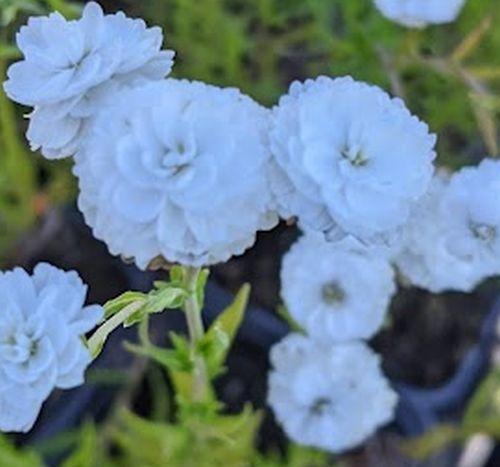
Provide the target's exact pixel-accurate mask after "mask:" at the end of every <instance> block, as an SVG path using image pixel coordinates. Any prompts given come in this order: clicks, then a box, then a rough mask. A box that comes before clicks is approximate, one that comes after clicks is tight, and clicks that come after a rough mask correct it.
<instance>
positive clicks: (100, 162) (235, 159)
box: [75, 79, 278, 268]
mask: <svg viewBox="0 0 500 467" xmlns="http://www.w3.org/2000/svg"><path fill="white" fill-rule="evenodd" d="M267 138H268V111H267V110H266V109H264V108H262V107H261V106H259V105H258V104H256V103H255V102H254V101H252V100H251V99H250V98H249V97H246V96H244V95H243V94H241V93H240V92H239V91H238V90H236V89H221V88H217V87H215V86H209V85H205V84H202V83H198V82H189V81H177V80H172V79H169V80H164V81H162V82H158V83H150V84H147V85H144V86H141V87H137V88H135V89H134V90H131V91H123V92H121V93H119V95H117V97H116V100H115V102H114V104H113V105H110V106H109V107H108V108H106V109H104V110H103V111H102V112H101V113H100V115H99V116H98V117H97V118H96V119H95V122H94V124H93V126H92V128H91V129H90V131H89V134H88V136H87V138H86V140H85V145H84V147H83V149H82V151H81V152H80V153H79V154H78V155H77V157H76V167H75V173H76V175H77V176H78V178H79V186H80V196H79V207H80V209H81V210H82V212H83V213H84V215H85V219H86V221H87V223H88V224H89V225H90V226H91V227H92V228H93V231H94V235H95V236H96V237H97V238H100V239H102V240H104V241H105V242H106V243H107V245H108V247H109V249H110V251H111V252H112V253H113V254H120V255H122V256H125V257H132V258H135V262H136V264H138V265H139V267H141V268H146V267H147V266H148V264H149V263H150V262H151V261H152V260H154V259H155V258H156V257H158V256H161V257H163V258H165V259H166V260H168V261H170V262H179V263H182V264H189V265H194V266H200V265H207V264H213V263H217V262H223V261H227V260H228V259H229V258H230V257H231V256H232V255H236V254H241V253H243V251H244V250H246V249H247V248H248V247H250V246H251V245H252V244H253V243H254V241H255V235H256V232H257V231H258V230H261V229H269V228H271V227H273V226H274V225H276V223H277V220H278V218H277V215H276V214H275V213H273V212H272V210H271V206H272V197H271V192H270V189H269V183H268V178H267V177H268V172H267V164H268V163H269V160H270V157H271V154H270V152H269V145H268V142H267Z"/></svg>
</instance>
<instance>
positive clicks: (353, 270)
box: [281, 234, 396, 343]
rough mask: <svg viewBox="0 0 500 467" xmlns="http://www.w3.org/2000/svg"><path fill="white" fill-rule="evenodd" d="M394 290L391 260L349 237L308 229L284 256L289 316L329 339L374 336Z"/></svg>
mask: <svg viewBox="0 0 500 467" xmlns="http://www.w3.org/2000/svg"><path fill="white" fill-rule="evenodd" d="M395 291H396V287H395V281H394V273H393V270H392V267H391V266H390V264H389V263H388V261H387V260H385V259H384V258H382V257H380V256H378V255H376V254H374V253H373V252H371V251H369V250H366V249H363V248H359V247H358V246H356V245H355V244H351V242H346V241H344V242H335V243H330V242H326V241H325V240H324V239H323V238H321V237H319V236H313V235H312V234H309V235H305V236H304V237H303V238H301V239H300V240H299V241H298V242H297V243H296V244H295V245H293V246H292V248H291V250H290V251H289V252H288V253H287V254H286V255H285V257H284V259H283V265H282V268H281V294H282V297H283V300H284V302H285V305H286V306H287V309H288V311H289V313H290V315H291V316H292V317H293V318H294V320H295V321H296V322H297V323H298V324H299V325H300V326H301V327H302V328H303V329H304V330H305V331H306V332H307V334H309V335H310V336H311V337H313V338H315V339H318V340H321V341H324V342H327V343H328V342H336V341H348V340H353V339H369V338H370V337H372V336H373V335H374V334H375V333H376V332H377V331H378V330H379V329H380V327H381V326H382V324H383V322H384V318H385V316H386V313H387V310H388V307H389V304H390V300H391V298H392V296H393V294H394V293H395Z"/></svg>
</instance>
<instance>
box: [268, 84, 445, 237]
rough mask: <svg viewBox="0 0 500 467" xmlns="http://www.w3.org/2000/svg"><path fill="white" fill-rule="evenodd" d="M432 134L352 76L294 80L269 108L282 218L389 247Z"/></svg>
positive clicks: (424, 169)
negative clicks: (272, 106)
mask: <svg viewBox="0 0 500 467" xmlns="http://www.w3.org/2000/svg"><path fill="white" fill-rule="evenodd" d="M435 139H436V138H435V136H434V135H431V134H429V133H428V128H427V125H425V124H424V123H422V122H421V121H419V120H418V119H417V118H416V117H413V116H412V115H411V114H410V113H409V112H408V110H407V109H406V108H405V106H404V104H403V102H402V101H401V100H399V99H391V98H390V97H389V96H388V95H387V94H386V93H384V92H383V91H382V90H381V89H379V88H377V87H375V86H369V85H367V84H365V83H360V82H356V81H353V80H352V79H351V78H349V77H347V78H338V79H335V80H333V79H331V78H327V77H320V78H318V79H316V80H308V81H306V82H305V83H299V82H295V83H293V84H292V85H291V87H290V92H289V94H288V95H285V96H284V97H282V98H281V100H280V103H279V106H278V107H277V108H275V109H274V119H273V128H272V131H271V145H272V150H273V153H274V157H275V165H274V169H273V171H272V178H271V180H272V182H273V189H274V191H275V193H276V198H277V201H278V203H279V205H280V211H281V214H282V215H283V216H284V217H290V216H297V217H298V220H299V223H300V225H301V226H302V227H303V228H304V229H305V230H314V231H320V232H323V233H325V234H326V235H327V237H334V236H338V233H339V230H340V231H341V232H340V233H341V234H342V235H343V234H344V233H348V234H352V235H354V236H356V237H357V238H359V239H360V240H362V241H363V242H369V243H380V244H381V245H383V244H387V245H388V246H390V245H391V243H394V241H395V240H394V239H395V238H397V236H396V235H395V234H396V232H397V230H398V228H400V227H401V226H402V225H403V224H404V223H405V222H406V221H407V219H408V215H409V210H410V208H411V206H412V205H413V204H414V202H415V201H417V200H418V199H419V198H420V197H421V196H422V195H423V194H424V193H425V191H426V190H427V187H428V184H429V181H430V179H431V177H432V173H433V170H434V167H433V164H432V161H433V159H434V157H435V154H434V152H433V146H434V144H435Z"/></svg>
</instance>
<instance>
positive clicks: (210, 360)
mask: <svg viewBox="0 0 500 467" xmlns="http://www.w3.org/2000/svg"><path fill="white" fill-rule="evenodd" d="M249 296H250V286H249V285H248V284H245V285H244V286H243V287H242V288H241V289H240V291H239V292H238V294H237V295H236V298H235V299H234V301H233V303H232V304H231V305H229V306H228V307H227V308H226V309H225V310H224V311H223V312H222V313H221V314H220V315H219V316H218V317H217V319H216V320H215V321H214V322H213V323H212V325H211V326H210V328H209V329H208V331H207V332H206V334H205V335H204V337H203V339H202V340H201V341H200V342H199V343H198V348H199V351H200V352H201V353H202V354H203V356H204V358H205V361H206V362H207V368H208V374H209V376H210V377H211V378H214V377H215V376H218V375H219V374H220V373H221V372H222V371H223V365H224V362H225V361H226V358H227V354H228V352H229V349H230V348H231V344H232V342H233V341H234V339H235V337H236V333H237V332H238V329H239V327H240V326H241V323H242V321H243V317H244V314H245V309H246V307H247V304H248V298H249Z"/></svg>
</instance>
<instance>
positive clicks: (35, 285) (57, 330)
mask: <svg viewBox="0 0 500 467" xmlns="http://www.w3.org/2000/svg"><path fill="white" fill-rule="evenodd" d="M86 294H87V287H86V286H85V285H84V284H83V282H82V281H81V279H80V278H79V277H78V274H76V272H74V271H72V272H64V271H61V270H60V269H56V268H55V267H53V266H50V265H49V264H45V263H41V264H39V265H38V266H37V267H36V268H35V270H34V272H33V275H32V276H29V275H28V274H27V273H26V272H25V271H24V270H22V269H19V268H17V269H14V270H13V271H8V272H5V273H0V310H1V313H0V430H1V431H28V430H29V429H31V427H32V426H33V424H34V422H35V420H36V418H37V416H38V413H39V412H40V409H41V406H42V404H43V402H44V401H45V399H47V397H48V396H49V394H50V393H51V392H52V390H53V389H54V388H61V389H69V388H73V387H75V386H78V385H80V384H82V383H83V381H84V372H85V369H86V368H87V366H88V365H89V363H90V362H91V356H90V353H89V351H88V350H87V348H86V347H85V345H84V343H83V341H82V336H83V335H84V334H85V333H87V332H88V331H90V330H91V329H92V328H93V327H94V326H95V325H96V324H97V323H98V322H99V321H100V320H101V318H102V316H103V309H102V307H100V306H97V305H94V306H84V302H85V297H86Z"/></svg>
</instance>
